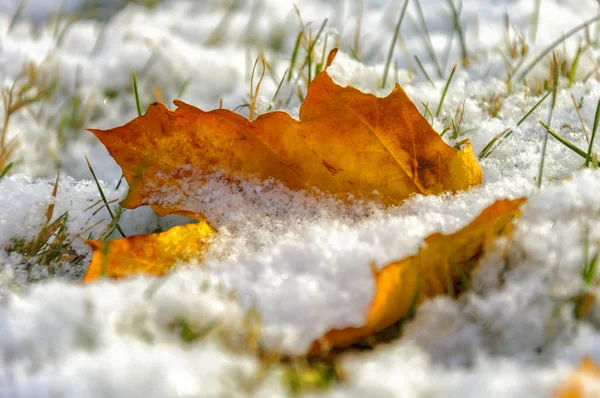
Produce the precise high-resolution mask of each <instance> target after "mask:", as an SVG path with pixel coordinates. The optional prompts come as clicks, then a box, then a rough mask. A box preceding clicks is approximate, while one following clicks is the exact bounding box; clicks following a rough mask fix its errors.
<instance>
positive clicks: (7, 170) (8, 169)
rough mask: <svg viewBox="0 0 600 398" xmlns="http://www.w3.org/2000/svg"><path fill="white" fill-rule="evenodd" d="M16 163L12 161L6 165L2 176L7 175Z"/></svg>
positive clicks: (0, 174)
mask: <svg viewBox="0 0 600 398" xmlns="http://www.w3.org/2000/svg"><path fill="white" fill-rule="evenodd" d="M14 165H15V162H10V163H9V164H7V165H6V167H5V168H4V170H2V172H1V173H0V178H2V177H4V176H6V175H7V174H8V172H9V171H10V169H12V167H13V166H14Z"/></svg>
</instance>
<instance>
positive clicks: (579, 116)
mask: <svg viewBox="0 0 600 398" xmlns="http://www.w3.org/2000/svg"><path fill="white" fill-rule="evenodd" d="M571 101H573V107H574V108H575V112H576V113H577V117H578V118H579V122H580V123H581V130H583V135H584V136H585V140H586V141H587V143H588V145H589V143H590V137H589V136H588V131H587V127H585V122H584V121H583V116H581V112H580V111H579V106H578V105H577V102H576V101H575V97H573V94H571Z"/></svg>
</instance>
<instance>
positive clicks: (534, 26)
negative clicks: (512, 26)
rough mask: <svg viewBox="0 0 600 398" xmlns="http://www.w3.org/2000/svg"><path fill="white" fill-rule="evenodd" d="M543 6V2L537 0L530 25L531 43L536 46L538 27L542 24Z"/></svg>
mask: <svg viewBox="0 0 600 398" xmlns="http://www.w3.org/2000/svg"><path fill="white" fill-rule="evenodd" d="M541 5H542V0H535V9H534V10H533V14H531V23H530V24H529V27H530V30H529V41H530V42H531V43H532V44H535V40H536V39H537V32H538V25H539V22H540V8H541Z"/></svg>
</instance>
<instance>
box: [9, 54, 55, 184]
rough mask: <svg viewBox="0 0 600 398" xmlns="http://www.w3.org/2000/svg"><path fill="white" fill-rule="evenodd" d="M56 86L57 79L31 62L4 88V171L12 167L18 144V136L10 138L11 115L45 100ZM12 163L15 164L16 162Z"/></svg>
mask: <svg viewBox="0 0 600 398" xmlns="http://www.w3.org/2000/svg"><path fill="white" fill-rule="evenodd" d="M55 88H56V80H55V79H49V78H48V76H46V75H44V74H42V73H41V72H40V70H39V69H38V68H37V67H36V66H35V65H34V64H33V63H29V64H26V65H25V66H24V67H23V70H22V72H21V73H20V74H19V76H17V78H16V79H15V81H14V82H13V84H12V86H11V87H10V88H5V89H3V90H2V92H1V96H2V105H3V107H4V118H3V120H2V127H1V130H0V170H2V171H3V173H8V171H9V170H10V168H11V167H12V166H10V167H9V165H10V164H11V161H10V158H11V157H12V155H13V153H14V151H15V150H16V149H17V146H18V140H17V139H16V138H12V139H10V140H9V139H8V126H9V123H10V119H11V117H12V116H13V115H14V114H15V113H17V112H19V111H21V110H23V109H26V108H27V107H28V106H30V105H33V104H35V103H38V102H41V101H43V100H45V99H46V98H48V97H49V96H50V95H51V94H52V93H53V92H54V90H55ZM12 163H13V164H14V162H12Z"/></svg>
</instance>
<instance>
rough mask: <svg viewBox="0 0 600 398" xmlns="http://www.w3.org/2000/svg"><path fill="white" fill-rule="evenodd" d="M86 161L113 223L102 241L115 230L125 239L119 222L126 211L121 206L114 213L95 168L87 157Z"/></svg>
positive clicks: (102, 237)
mask: <svg viewBox="0 0 600 398" xmlns="http://www.w3.org/2000/svg"><path fill="white" fill-rule="evenodd" d="M85 161H86V163H87V166H88V169H89V170H90V173H91V174H92V177H93V178H94V182H95V183H96V187H97V188H98V192H99V193H100V197H101V198H102V202H103V203H104V207H106V210H107V211H108V214H109V215H110V219H111V223H110V224H109V226H110V227H111V228H109V229H108V230H107V231H105V233H103V234H102V235H101V240H104V239H108V238H109V237H110V235H112V232H113V231H114V230H117V231H119V233H120V234H121V237H123V238H125V237H126V235H125V232H123V230H122V229H121V226H120V225H119V220H120V217H121V214H122V213H123V211H124V209H123V208H122V207H120V206H119V208H118V210H117V212H116V213H113V211H112V210H111V208H110V203H109V202H108V200H106V195H104V191H103V190H102V186H100V182H99V181H98V178H97V177H96V172H94V168H93V167H92V164H91V163H90V161H89V159H88V158H87V156H85Z"/></svg>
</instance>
